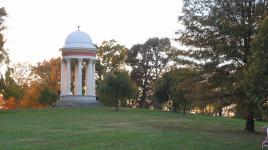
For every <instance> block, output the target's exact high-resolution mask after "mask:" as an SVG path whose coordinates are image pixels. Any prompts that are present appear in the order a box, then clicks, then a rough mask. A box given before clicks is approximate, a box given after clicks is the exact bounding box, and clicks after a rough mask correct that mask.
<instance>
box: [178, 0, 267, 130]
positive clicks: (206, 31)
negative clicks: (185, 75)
mask: <svg viewBox="0 0 268 150" xmlns="http://www.w3.org/2000/svg"><path fill="white" fill-rule="evenodd" d="M267 5H268V4H267V1H266V0H247V1H246V0H241V1H237V0H228V1H226V0H184V6H183V15H182V16H180V17H179V21H180V22H182V23H183V24H184V25H185V30H183V31H179V32H178V34H179V38H178V40H179V41H180V42H181V43H182V44H184V45H186V46H188V47H190V49H189V50H187V51H185V50H182V51H180V54H181V56H182V57H179V58H178V61H179V62H181V63H184V64H187V65H188V66H192V67H193V66H194V67H196V68H198V69H200V70H202V74H200V76H202V77H203V79H202V78H201V80H202V82H200V83H204V84H206V85H209V86H204V87H206V88H204V89H206V90H208V91H209V92H207V93H212V94H211V95H212V96H213V99H214V101H215V102H216V101H223V100H224V101H225V102H221V103H225V104H228V103H229V104H230V102H235V103H244V102H246V101H247V99H248V97H247V95H246V91H243V88H241V86H240V81H241V79H243V77H242V76H243V71H244V69H245V66H246V65H247V64H248V58H249V57H250V56H251V55H252V51H251V47H250V42H251V41H252V39H253V38H254V36H255V35H256V29H257V27H258V25H259V22H260V20H263V18H264V16H265V15H266V14H267V12H268V6H267ZM241 77H242V78H241ZM247 108H248V110H247V112H248V116H251V117H253V115H252V114H253V112H252V111H251V110H250V109H251V105H249V106H248V107H247ZM247 119H251V120H252V118H247ZM247 130H248V131H254V129H247Z"/></svg>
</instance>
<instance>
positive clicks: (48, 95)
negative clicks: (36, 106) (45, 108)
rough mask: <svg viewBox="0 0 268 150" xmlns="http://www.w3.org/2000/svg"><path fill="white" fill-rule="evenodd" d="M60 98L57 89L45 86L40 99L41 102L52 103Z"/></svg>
mask: <svg viewBox="0 0 268 150" xmlns="http://www.w3.org/2000/svg"><path fill="white" fill-rule="evenodd" d="M58 99H59V96H58V93H57V92H56V91H54V90H51V89H49V88H44V89H42V90H41V93H40V96H39V99H38V101H39V103H40V104H45V105H52V104H53V103H55V102H56V101H57V100H58Z"/></svg>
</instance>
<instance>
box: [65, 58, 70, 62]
mask: <svg viewBox="0 0 268 150" xmlns="http://www.w3.org/2000/svg"><path fill="white" fill-rule="evenodd" d="M63 60H65V61H67V62H70V61H71V58H63Z"/></svg>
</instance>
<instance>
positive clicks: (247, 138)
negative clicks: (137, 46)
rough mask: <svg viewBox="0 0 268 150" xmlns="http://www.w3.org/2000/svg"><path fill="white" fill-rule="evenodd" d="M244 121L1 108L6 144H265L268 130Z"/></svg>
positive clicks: (219, 148)
mask: <svg viewBox="0 0 268 150" xmlns="http://www.w3.org/2000/svg"><path fill="white" fill-rule="evenodd" d="M244 123H245V122H244V120H239V119H231V118H219V117H209V116H199V115H188V116H186V117H183V116H181V115H180V114H178V113H169V112H161V111H150V110H140V109H123V110H121V111H120V112H115V111H113V109H112V108H80V109H77V108H76V109H74V108H73V109H71V108H68V109H43V110H15V111H0V149H4V150H7V149H27V150H28V149H44V150H47V149H98V150H102V149H103V150H106V149H114V150H125V149H130V150H132V149H133V150H134V149H135V150H137V149H144V150H145V149H153V150H157V149H159V150H164V149H174V150H178V149H180V150H196V149H200V150H227V149H228V150H239V149H241V150H255V149H256V150H257V149H261V147H260V145H261V141H262V140H263V138H264V135H262V134H258V133H247V132H245V131H243V130H242V129H243V127H244ZM263 125H265V123H260V122H256V129H260V128H261V127H262V126H263Z"/></svg>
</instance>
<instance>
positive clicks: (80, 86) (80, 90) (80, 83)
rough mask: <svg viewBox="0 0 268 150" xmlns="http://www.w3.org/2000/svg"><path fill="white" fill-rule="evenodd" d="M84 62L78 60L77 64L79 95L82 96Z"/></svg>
mask: <svg viewBox="0 0 268 150" xmlns="http://www.w3.org/2000/svg"><path fill="white" fill-rule="evenodd" d="M82 62H83V59H80V58H79V59H78V63H77V82H78V83H77V95H82Z"/></svg>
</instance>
